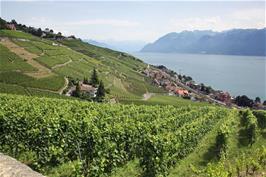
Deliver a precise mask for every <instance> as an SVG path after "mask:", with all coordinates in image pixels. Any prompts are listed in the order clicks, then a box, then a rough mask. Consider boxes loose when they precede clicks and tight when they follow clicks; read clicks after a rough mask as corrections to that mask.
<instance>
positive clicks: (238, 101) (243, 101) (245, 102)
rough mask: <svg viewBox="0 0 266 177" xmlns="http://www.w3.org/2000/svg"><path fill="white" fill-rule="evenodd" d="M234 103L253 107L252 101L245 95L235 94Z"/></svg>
mask: <svg viewBox="0 0 266 177" xmlns="http://www.w3.org/2000/svg"><path fill="white" fill-rule="evenodd" d="M234 102H235V104H237V105H238V106H242V107H253V105H254V101H253V100H252V99H249V98H248V97H247V96H246V95H242V96H237V97H236V98H235V100H234Z"/></svg>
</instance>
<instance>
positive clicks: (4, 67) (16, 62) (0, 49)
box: [0, 44, 36, 72]
mask: <svg viewBox="0 0 266 177" xmlns="http://www.w3.org/2000/svg"><path fill="white" fill-rule="evenodd" d="M0 58H1V65H0V72H4V71H15V70H20V71H35V70H36V69H35V68H33V67H32V66H31V65H29V64H28V63H27V62H26V61H24V60H23V59H22V58H20V57H19V56H17V55H16V54H14V53H12V52H10V51H9V50H8V49H7V48H6V47H4V46H3V45H1V44H0Z"/></svg>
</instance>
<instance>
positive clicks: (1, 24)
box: [0, 18, 64, 39]
mask: <svg viewBox="0 0 266 177" xmlns="http://www.w3.org/2000/svg"><path fill="white" fill-rule="evenodd" d="M8 23H9V24H13V25H15V27H16V29H17V30H20V31H23V32H26V33H30V34H32V35H34V36H38V37H43V38H54V39H60V38H64V36H63V35H62V33H61V32H58V33H54V30H52V29H49V28H45V30H42V29H41V28H34V27H31V26H26V25H24V24H19V23H17V22H16V20H11V21H10V22H7V21H5V20H4V19H2V18H0V29H8V28H7V24H8Z"/></svg>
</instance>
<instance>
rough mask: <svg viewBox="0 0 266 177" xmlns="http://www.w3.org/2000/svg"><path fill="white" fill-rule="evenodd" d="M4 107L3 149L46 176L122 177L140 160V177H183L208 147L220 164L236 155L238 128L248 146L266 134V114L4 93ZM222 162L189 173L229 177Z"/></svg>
mask: <svg viewBox="0 0 266 177" xmlns="http://www.w3.org/2000/svg"><path fill="white" fill-rule="evenodd" d="M0 105H1V107H0V152H3V153H6V154H8V155H10V156H12V157H15V158H17V159H19V160H21V161H22V162H24V163H26V164H28V165H29V166H30V167H32V168H33V169H35V170H37V171H40V172H42V173H44V174H46V175H47V176H50V174H49V172H51V169H54V168H57V167H60V166H62V165H66V164H68V163H70V164H72V166H71V168H73V170H72V171H71V174H68V175H69V176H110V175H113V176H119V174H117V175H114V174H115V171H116V170H117V169H122V171H123V168H126V166H127V165H128V164H130V163H132V162H135V161H138V163H137V165H136V169H135V170H138V171H139V173H140V174H138V176H145V177H146V176H147V177H155V176H168V175H172V176H178V175H173V174H175V173H176V172H175V169H178V167H179V166H180V165H182V163H184V162H185V161H186V160H187V159H189V158H192V159H193V153H195V152H196V153H197V150H198V149H199V148H200V147H201V146H202V145H204V146H207V145H211V142H212V141H213V144H214V149H215V153H214V154H215V159H218V161H219V163H222V162H224V159H226V158H227V157H230V156H231V155H232V154H230V152H231V151H232V146H231V144H232V142H231V141H232V137H234V136H235V134H236V132H234V131H237V130H238V129H240V130H241V132H243V134H242V135H243V136H242V139H245V141H244V140H243V141H241V142H243V143H244V144H243V145H242V146H246V149H251V147H257V146H259V145H258V144H256V143H257V142H258V139H260V138H262V141H260V142H262V144H263V142H265V139H263V137H262V136H263V135H264V134H266V133H265V125H266V114H265V112H263V111H261V112H256V113H254V114H253V113H252V112H251V111H249V110H247V111H241V112H240V113H238V111H237V110H228V109H225V108H219V107H211V106H205V107H190V106H185V107H180V108H176V107H173V106H144V105H143V106H136V105H121V104H115V105H111V104H97V103H90V102H81V101H77V100H62V99H51V98H37V97H26V96H12V95H0ZM238 119H239V121H238ZM238 126H240V128H236V127H238ZM211 137H212V138H211ZM243 137H246V138H243ZM204 142H205V143H204ZM245 143H247V144H245ZM257 149H259V148H257ZM259 150H260V149H259ZM259 150H258V152H262V153H257V154H259V158H258V159H260V161H258V162H257V161H254V163H256V164H257V166H259V167H258V170H257V169H256V170H255V171H259V170H263V168H264V167H265V166H266V153H265V147H264V148H262V151H259ZM204 151H206V149H204ZM200 152H201V151H200ZM198 154H200V153H198ZM234 155H235V154H234ZM263 155H264V156H263ZM254 157H255V156H254ZM256 157H257V156H256ZM72 162H75V163H72ZM210 162H211V161H210ZM73 164H74V165H73ZM219 165H220V166H218V167H219V168H218V167H217V164H216V163H213V164H212V163H210V164H209V165H208V168H206V169H205V168H204V169H198V168H197V167H195V163H194V164H190V165H186V168H187V169H188V168H189V169H192V170H191V171H193V175H198V176H200V175H201V174H213V171H212V170H213V169H219V170H221V169H222V170H223V171H222V172H223V173H222V172H221V174H229V172H228V173H227V171H226V169H225V168H223V167H224V166H222V165H223V164H219ZM257 166H256V167H257ZM263 166H264V167H263ZM251 167H253V166H250V168H251ZM186 168H183V170H184V171H185V169H186ZM252 169H253V168H252ZM219 170H214V171H217V172H218V171H219ZM235 171H236V170H235ZM235 171H232V173H233V172H234V173H237V172H235ZM241 172H242V171H241V170H240V171H238V173H239V174H241ZM179 173H180V172H179ZM215 175H216V176H217V173H216V174H214V175H213V176H215ZM51 176H54V175H51ZM59 176H60V175H59ZM62 176H63V175H62ZM189 176H191V175H189ZM203 176H204V175H203ZM224 176H226V175H224ZM227 176H229V175H227Z"/></svg>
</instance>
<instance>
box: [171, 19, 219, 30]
mask: <svg viewBox="0 0 266 177" xmlns="http://www.w3.org/2000/svg"><path fill="white" fill-rule="evenodd" d="M220 24H222V20H221V18H220V17H219V16H217V17H210V18H198V17H196V18H185V19H180V20H174V19H172V20H170V26H172V28H175V29H176V30H175V31H182V30H195V29H198V30H208V29H215V30H220V29H219V28H220Z"/></svg>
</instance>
